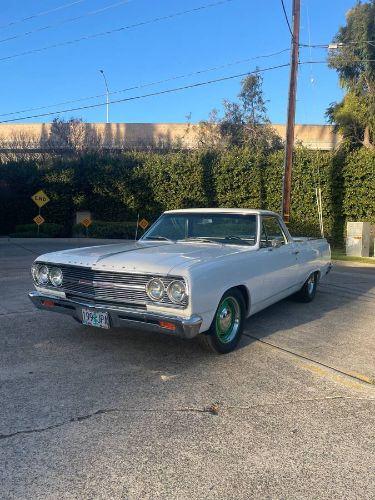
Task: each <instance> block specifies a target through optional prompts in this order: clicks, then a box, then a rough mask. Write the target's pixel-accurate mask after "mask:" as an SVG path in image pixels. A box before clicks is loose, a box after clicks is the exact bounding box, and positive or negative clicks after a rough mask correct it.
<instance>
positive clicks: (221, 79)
mask: <svg viewBox="0 0 375 500" xmlns="http://www.w3.org/2000/svg"><path fill="white" fill-rule="evenodd" d="M288 66H289V63H285V64H279V65H277V66H270V67H268V68H261V69H256V70H254V71H248V72H246V73H239V74H237V75H230V76H225V77H221V78H215V79H213V80H208V81H204V82H197V83H192V84H190V85H184V86H181V87H175V88H171V89H166V90H160V91H158V92H152V93H149V94H142V95H138V96H133V97H125V98H123V99H117V100H115V101H111V104H118V103H121V102H127V101H135V100H138V99H144V98H146V97H154V96H158V95H163V94H170V93H172V92H178V91H181V90H187V89H192V88H196V87H202V86H205V85H211V84H213V83H218V82H224V81H227V80H233V79H234V78H242V77H245V76H249V75H253V74H258V73H264V72H266V71H271V70H274V69H279V68H286V67H288ZM103 106H106V103H105V102H104V103H97V104H88V105H86V106H79V107H76V108H70V109H63V110H60V111H50V112H48V113H40V114H37V115H30V116H21V117H19V118H11V119H8V120H2V121H0V123H8V122H14V121H20V120H29V119H31V118H40V117H42V116H51V115H58V114H62V113H70V112H72V111H81V110H83V109H92V108H99V107H103Z"/></svg>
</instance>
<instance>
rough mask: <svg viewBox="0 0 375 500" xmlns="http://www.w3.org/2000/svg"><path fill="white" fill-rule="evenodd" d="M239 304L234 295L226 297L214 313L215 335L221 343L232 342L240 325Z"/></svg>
mask: <svg viewBox="0 0 375 500" xmlns="http://www.w3.org/2000/svg"><path fill="white" fill-rule="evenodd" d="M240 320H241V313H240V305H239V303H238V302H237V300H236V299H235V298H234V297H226V298H225V299H224V300H223V301H222V302H220V305H219V307H218V310H217V313H216V320H215V325H216V336H217V338H218V339H219V340H220V342H222V343H223V344H228V343H229V342H232V340H233V339H234V338H235V336H236V334H237V332H238V328H239V326H240Z"/></svg>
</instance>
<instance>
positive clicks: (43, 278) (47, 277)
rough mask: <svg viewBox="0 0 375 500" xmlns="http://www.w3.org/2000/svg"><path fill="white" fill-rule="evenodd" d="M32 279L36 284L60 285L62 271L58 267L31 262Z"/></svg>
mask: <svg viewBox="0 0 375 500" xmlns="http://www.w3.org/2000/svg"><path fill="white" fill-rule="evenodd" d="M31 274H32V276H33V280H34V282H35V283H36V284H38V285H48V284H49V283H51V284H52V285H53V286H56V287H58V286H61V285H62V282H63V273H62V270H61V269H60V268H59V267H50V268H49V267H48V266H46V265H45V264H42V265H40V264H33V266H32V267H31Z"/></svg>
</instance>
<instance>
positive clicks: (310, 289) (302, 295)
mask: <svg viewBox="0 0 375 500" xmlns="http://www.w3.org/2000/svg"><path fill="white" fill-rule="evenodd" d="M317 286H318V273H312V274H310V276H309V277H308V278H307V280H306V281H305V283H304V284H303V287H302V288H301V290H300V291H299V292H297V293H296V295H295V296H296V298H297V300H299V301H300V302H311V301H312V300H314V298H315V295H316V289H317Z"/></svg>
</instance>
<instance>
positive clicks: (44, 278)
mask: <svg viewBox="0 0 375 500" xmlns="http://www.w3.org/2000/svg"><path fill="white" fill-rule="evenodd" d="M36 280H37V282H38V283H39V285H46V284H47V283H48V267H47V266H40V267H39V268H38V269H37V271H36Z"/></svg>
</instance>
